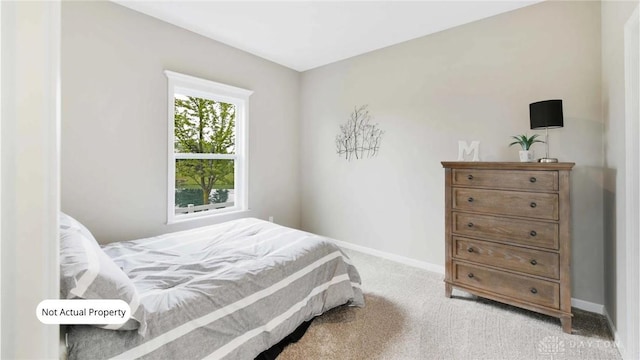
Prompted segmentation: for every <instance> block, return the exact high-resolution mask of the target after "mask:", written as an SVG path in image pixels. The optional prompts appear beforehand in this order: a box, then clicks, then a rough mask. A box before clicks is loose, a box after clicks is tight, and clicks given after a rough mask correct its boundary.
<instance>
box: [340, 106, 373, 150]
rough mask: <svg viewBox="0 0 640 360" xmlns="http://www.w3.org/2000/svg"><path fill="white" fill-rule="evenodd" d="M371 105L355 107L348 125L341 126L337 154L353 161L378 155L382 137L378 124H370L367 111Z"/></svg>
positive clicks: (369, 116)
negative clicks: (353, 159)
mask: <svg viewBox="0 0 640 360" xmlns="http://www.w3.org/2000/svg"><path fill="white" fill-rule="evenodd" d="M368 106H369V105H362V106H361V107H354V110H353V112H352V113H351V116H350V117H349V119H348V120H347V122H346V123H344V124H342V125H340V133H339V134H338V135H337V136H336V148H337V153H338V155H340V156H344V158H345V159H347V160H351V159H352V158H353V157H355V158H356V159H363V158H365V157H373V156H376V154H378V150H379V149H380V143H381V142H382V135H383V134H384V131H382V130H380V128H379V127H378V124H375V125H372V124H370V123H369V121H370V120H371V115H370V114H369V110H368V109H367V107H368Z"/></svg>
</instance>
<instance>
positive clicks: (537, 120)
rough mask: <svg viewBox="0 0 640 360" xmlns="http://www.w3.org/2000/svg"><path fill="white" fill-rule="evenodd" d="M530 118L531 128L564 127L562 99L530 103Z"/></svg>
mask: <svg viewBox="0 0 640 360" xmlns="http://www.w3.org/2000/svg"><path fill="white" fill-rule="evenodd" d="M529 120H530V121H531V129H544V128H560V127H563V126H564V118H563V116H562V100H545V101H538V102H534V103H531V104H529Z"/></svg>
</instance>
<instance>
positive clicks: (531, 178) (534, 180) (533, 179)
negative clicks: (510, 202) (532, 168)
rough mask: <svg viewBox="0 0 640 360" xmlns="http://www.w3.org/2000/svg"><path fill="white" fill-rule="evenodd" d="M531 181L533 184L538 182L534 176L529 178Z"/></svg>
mask: <svg viewBox="0 0 640 360" xmlns="http://www.w3.org/2000/svg"><path fill="white" fill-rule="evenodd" d="M529 181H531V182H532V183H534V182H536V181H537V180H536V178H535V177H533V176H532V177H530V178H529Z"/></svg>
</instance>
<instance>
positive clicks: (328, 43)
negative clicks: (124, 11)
mask: <svg viewBox="0 0 640 360" xmlns="http://www.w3.org/2000/svg"><path fill="white" fill-rule="evenodd" d="M113 1H114V2H116V3H118V4H120V5H123V6H126V7H128V8H131V9H133V10H136V11H139V12H141V13H144V14H147V15H150V16H153V17H156V18H158V19H160V20H163V21H166V22H168V23H171V24H174V25H177V26H179V27H182V28H185V29H188V30H191V31H193V32H195V33H198V34H201V35H204V36H206V37H209V38H211V39H214V40H217V41H220V42H222V43H225V44H227V45H230V46H233V47H235V48H238V49H241V50H244V51H246V52H249V53H251V54H254V55H257V56H259V57H262V58H265V59H267V60H271V61H273V62H275V63H278V64H281V65H284V66H286V67H289V68H291V69H294V70H298V71H305V70H309V69H313V68H315V67H318V66H322V65H326V64H329V63H332V62H336V61H339V60H343V59H346V58H350V57H352V56H356V55H360V54H363V53H366V52H369V51H373V50H376V49H381V48H384V47H387V46H390V45H394V44H397V43H401V42H404V41H407V40H411V39H415V38H418V37H421V36H425V35H428V34H432V33H434V32H438V31H441V30H445V29H448V28H452V27H454V26H458V25H462V24H466V23H469V22H472V21H476V20H479V19H483V18H486V17H490V16H493V15H496V14H500V13H503V12H507V11H511V10H515V9H518V8H521V7H524V6H528V5H531V4H534V3H538V2H540V1H541V0H527V1H477V0H476V1H178V0H173V1H167V0H163V1H140V0H137V1H128V0H113Z"/></svg>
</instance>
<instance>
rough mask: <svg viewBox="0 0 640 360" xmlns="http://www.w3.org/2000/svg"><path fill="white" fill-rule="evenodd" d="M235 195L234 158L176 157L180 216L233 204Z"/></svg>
mask: <svg viewBox="0 0 640 360" xmlns="http://www.w3.org/2000/svg"><path fill="white" fill-rule="evenodd" d="M234 195H235V179H234V160H209V159H207V160H201V159H197V160H196V159H188V160H183V159H180V160H176V184H175V204H176V208H175V214H176V215H180V214H187V213H193V212H203V211H212V210H216V209H224V208H227V207H232V206H234Z"/></svg>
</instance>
